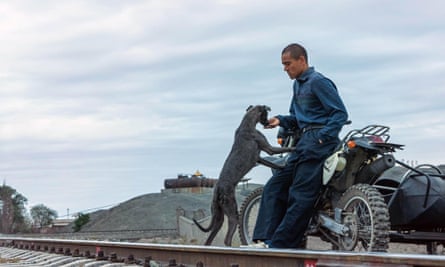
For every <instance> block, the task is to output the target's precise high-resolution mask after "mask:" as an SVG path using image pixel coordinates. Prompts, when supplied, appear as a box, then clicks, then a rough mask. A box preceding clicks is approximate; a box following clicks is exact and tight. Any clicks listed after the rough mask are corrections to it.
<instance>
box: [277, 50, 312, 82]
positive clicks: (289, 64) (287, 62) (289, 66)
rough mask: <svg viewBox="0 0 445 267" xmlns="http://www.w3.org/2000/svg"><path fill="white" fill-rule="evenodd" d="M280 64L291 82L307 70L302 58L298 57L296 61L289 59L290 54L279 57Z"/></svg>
mask: <svg viewBox="0 0 445 267" xmlns="http://www.w3.org/2000/svg"><path fill="white" fill-rule="evenodd" d="M281 63H282V64H283V67H284V71H285V72H287V75H289V78H291V79H292V80H293V79H296V78H298V76H300V75H301V74H302V73H303V72H304V71H305V70H306V69H307V64H306V61H305V60H304V57H303V56H300V57H299V58H298V59H295V58H293V57H291V55H290V52H286V53H284V54H283V55H281Z"/></svg>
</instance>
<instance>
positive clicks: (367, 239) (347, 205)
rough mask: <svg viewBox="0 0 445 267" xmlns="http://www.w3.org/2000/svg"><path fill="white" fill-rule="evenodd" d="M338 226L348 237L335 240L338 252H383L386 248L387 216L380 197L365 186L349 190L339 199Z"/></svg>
mask: <svg viewBox="0 0 445 267" xmlns="http://www.w3.org/2000/svg"><path fill="white" fill-rule="evenodd" d="M337 207H338V208H340V209H342V210H343V216H342V223H343V224H344V225H346V226H348V227H349V229H350V231H349V235H348V236H339V238H338V243H339V249H340V250H346V251H386V250H387V249H388V244H389V230H390V221H389V212H388V206H387V205H386V203H385V201H384V199H383V197H382V195H381V194H380V193H379V192H378V191H377V189H375V188H374V187H372V186H371V185H368V184H356V185H353V186H351V187H350V188H349V189H348V190H347V191H346V192H345V193H344V194H343V195H342V197H341V198H340V199H339V201H338V203H337Z"/></svg>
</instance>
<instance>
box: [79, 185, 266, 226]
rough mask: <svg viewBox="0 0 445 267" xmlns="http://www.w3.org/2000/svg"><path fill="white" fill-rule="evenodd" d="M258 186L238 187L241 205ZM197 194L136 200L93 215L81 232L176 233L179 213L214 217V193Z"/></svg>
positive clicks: (172, 193) (174, 193) (177, 193)
mask: <svg viewBox="0 0 445 267" xmlns="http://www.w3.org/2000/svg"><path fill="white" fill-rule="evenodd" d="M258 186H260V185H258V184H249V185H248V186H246V185H240V186H238V189H237V199H238V204H240V203H241V201H242V200H243V199H244V197H245V196H246V195H247V194H249V193H250V192H251V191H252V190H254V189H255V188H257V187H258ZM197 191H198V192H196V191H187V190H182V191H179V190H176V191H175V190H170V189H169V190H163V191H162V192H161V193H152V194H146V195H141V196H138V197H135V198H133V199H130V200H128V201H125V202H122V203H121V204H119V205H117V206H115V207H113V208H111V209H108V210H100V211H97V212H93V213H91V214H89V215H90V222H88V223H87V224H86V225H84V226H83V227H82V230H81V232H91V231H123V230H162V229H176V227H177V214H178V212H179V213H180V214H181V215H183V216H185V217H188V218H195V219H201V218H203V217H206V216H209V215H210V204H211V199H212V195H213V189H211V188H202V189H201V190H197Z"/></svg>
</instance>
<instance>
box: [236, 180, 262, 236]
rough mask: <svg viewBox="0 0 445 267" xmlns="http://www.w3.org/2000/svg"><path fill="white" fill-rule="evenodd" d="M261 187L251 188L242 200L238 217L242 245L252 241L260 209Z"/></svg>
mask: <svg viewBox="0 0 445 267" xmlns="http://www.w3.org/2000/svg"><path fill="white" fill-rule="evenodd" d="M262 194H263V188H262V187H260V188H257V189H255V190H253V191H252V192H251V193H250V194H249V195H248V196H247V197H246V198H245V199H244V201H243V203H242V204H241V209H240V217H239V225H238V230H239V237H240V241H241V244H242V245H248V244H251V243H252V236H253V229H254V228H255V223H256V218H257V216H258V211H259V209H260V202H261V195H262Z"/></svg>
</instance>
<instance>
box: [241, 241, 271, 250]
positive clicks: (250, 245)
mask: <svg viewBox="0 0 445 267" xmlns="http://www.w3.org/2000/svg"><path fill="white" fill-rule="evenodd" d="M241 247H242V248H269V245H267V244H266V243H264V242H263V241H259V242H256V243H252V244H249V245H247V246H245V245H244V246H241Z"/></svg>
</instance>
